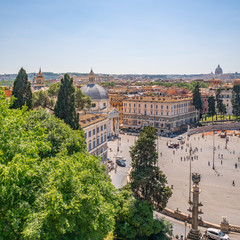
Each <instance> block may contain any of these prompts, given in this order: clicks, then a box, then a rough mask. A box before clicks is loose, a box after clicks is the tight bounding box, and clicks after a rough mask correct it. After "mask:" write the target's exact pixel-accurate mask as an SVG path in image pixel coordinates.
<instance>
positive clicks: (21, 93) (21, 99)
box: [11, 68, 33, 109]
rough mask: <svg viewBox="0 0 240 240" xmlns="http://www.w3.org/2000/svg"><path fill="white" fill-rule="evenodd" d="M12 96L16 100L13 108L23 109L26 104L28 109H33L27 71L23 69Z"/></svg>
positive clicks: (19, 73)
mask: <svg viewBox="0 0 240 240" xmlns="http://www.w3.org/2000/svg"><path fill="white" fill-rule="evenodd" d="M12 95H13V96H14V97H15V98H16V99H15V101H14V103H13V104H12V106H11V108H21V107H22V106H24V105H25V104H26V106H27V107H28V109H32V107H33V103H32V90H31V84H30V82H29V81H28V75H27V73H26V71H25V70H24V69H23V68H21V69H20V71H19V72H18V75H17V77H16V79H15V81H14V84H13V92H12Z"/></svg>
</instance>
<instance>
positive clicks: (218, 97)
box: [216, 88, 227, 117]
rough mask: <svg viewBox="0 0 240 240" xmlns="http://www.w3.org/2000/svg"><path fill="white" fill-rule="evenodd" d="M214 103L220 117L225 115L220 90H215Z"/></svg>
mask: <svg viewBox="0 0 240 240" xmlns="http://www.w3.org/2000/svg"><path fill="white" fill-rule="evenodd" d="M216 102H217V110H218V112H219V113H220V114H221V115H222V117H223V115H225V114H226V112H227V111H226V106H225V104H223V100H222V99H221V89H220V88H219V89H217V91H216Z"/></svg>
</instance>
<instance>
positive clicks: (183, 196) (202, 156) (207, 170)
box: [108, 134, 240, 239]
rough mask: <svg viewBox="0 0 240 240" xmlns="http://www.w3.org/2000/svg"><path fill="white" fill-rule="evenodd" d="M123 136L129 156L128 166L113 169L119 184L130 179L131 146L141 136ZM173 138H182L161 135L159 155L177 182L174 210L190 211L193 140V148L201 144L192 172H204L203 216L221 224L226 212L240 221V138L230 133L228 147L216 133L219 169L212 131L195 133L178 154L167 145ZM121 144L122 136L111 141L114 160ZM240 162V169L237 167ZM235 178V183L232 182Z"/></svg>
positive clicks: (122, 151)
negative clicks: (190, 149)
mask: <svg viewBox="0 0 240 240" xmlns="http://www.w3.org/2000/svg"><path fill="white" fill-rule="evenodd" d="M120 138H121V140H120V141H119V155H122V156H124V157H126V159H127V161H126V163H127V166H126V167H125V168H122V167H119V166H118V167H117V172H116V173H115V171H111V172H110V176H111V179H112V182H113V184H114V185H115V186H116V187H117V188H120V187H122V186H123V185H125V184H126V182H127V174H128V171H129V169H130V166H131V160H130V155H129V148H130V146H132V145H134V143H135V141H136V139H137V138H136V137H134V136H129V135H120ZM170 141H172V142H174V143H175V142H178V141H177V138H173V139H170V138H160V137H159V140H158V149H159V153H162V157H159V166H160V168H161V170H162V171H163V172H164V173H165V174H166V175H167V179H168V184H169V186H171V185H173V195H172V197H171V198H170V199H169V202H168V205H167V207H168V208H170V209H172V210H175V209H176V208H179V209H180V210H181V211H182V212H184V213H186V214H188V212H187V208H188V207H189V205H188V198H189V165H190V161H187V160H186V157H187V156H189V147H187V144H190V143H191V145H192V148H193V149H194V148H195V147H197V148H198V152H197V153H196V154H195V155H197V156H198V160H195V159H194V160H193V161H192V172H198V173H200V174H201V176H202V178H201V182H200V188H201V190H202V192H201V194H200V201H201V202H202V203H203V207H202V210H203V212H204V214H203V215H201V217H202V218H203V219H204V220H206V221H209V222H212V223H216V224H219V223H220V221H221V220H222V217H223V216H224V217H227V219H228V221H229V223H230V224H234V225H240V214H239V213H240V204H239V203H240V172H239V170H240V162H239V161H238V157H240V138H238V137H236V136H230V137H229V142H228V149H225V139H223V138H220V137H219V136H218V135H215V146H216V153H215V170H213V169H212V161H213V136H212V135H211V134H208V135H206V136H205V137H204V138H202V134H196V135H193V136H191V137H190V139H189V141H186V142H185V144H184V145H183V146H184V147H183V150H181V148H180V149H178V150H175V154H173V149H171V148H168V147H167V142H168V143H169V142H170ZM117 145H118V140H115V141H110V142H108V147H109V149H110V148H111V149H112V151H109V154H108V155H109V157H110V158H112V159H113V160H115V156H116V154H117ZM201 149H202V151H201ZM219 154H220V156H221V155H223V158H222V159H221V158H218V155H219ZM159 156H160V154H159ZM181 157H182V161H181ZM184 157H185V161H184ZM221 161H222V164H221ZM209 162H210V166H209V165H208V164H209ZM236 163H237V169H235V164H236ZM233 180H234V182H235V186H232V182H233ZM234 239H235V238H234Z"/></svg>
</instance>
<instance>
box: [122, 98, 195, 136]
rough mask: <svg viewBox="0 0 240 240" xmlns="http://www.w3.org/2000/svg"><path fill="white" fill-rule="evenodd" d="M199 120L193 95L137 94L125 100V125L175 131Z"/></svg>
mask: <svg viewBox="0 0 240 240" xmlns="http://www.w3.org/2000/svg"><path fill="white" fill-rule="evenodd" d="M196 120H197V112H196V110H195V107H194V106H193V105H192V97H155V96H136V97H133V98H128V99H125V100H124V101H123V126H124V127H126V128H127V127H130V128H142V127H144V126H148V125H151V126H154V127H155V128H157V129H158V130H159V131H160V132H174V131H177V130H180V128H181V127H182V126H183V125H188V124H191V123H193V122H196Z"/></svg>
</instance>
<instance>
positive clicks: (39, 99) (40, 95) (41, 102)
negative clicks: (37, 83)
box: [33, 90, 55, 110]
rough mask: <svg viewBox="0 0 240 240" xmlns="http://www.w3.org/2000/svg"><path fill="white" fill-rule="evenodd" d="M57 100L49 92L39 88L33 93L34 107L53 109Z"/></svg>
mask: <svg viewBox="0 0 240 240" xmlns="http://www.w3.org/2000/svg"><path fill="white" fill-rule="evenodd" d="M54 105H55V100H54V98H53V97H49V95H48V92H47V91H44V90H39V91H36V92H34V93H33V107H34V108H36V107H40V106H41V107H43V108H48V109H51V110H53V108H54Z"/></svg>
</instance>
